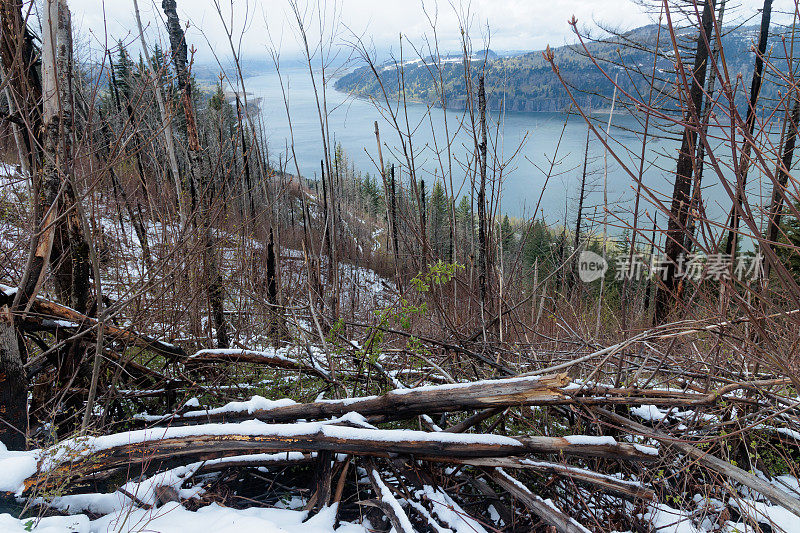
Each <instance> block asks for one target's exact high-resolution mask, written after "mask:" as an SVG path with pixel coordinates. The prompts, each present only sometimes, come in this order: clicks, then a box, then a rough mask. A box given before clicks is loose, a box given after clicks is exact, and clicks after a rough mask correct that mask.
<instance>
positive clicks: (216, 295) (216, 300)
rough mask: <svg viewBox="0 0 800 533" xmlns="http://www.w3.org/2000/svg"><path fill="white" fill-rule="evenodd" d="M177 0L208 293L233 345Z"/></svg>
mask: <svg viewBox="0 0 800 533" xmlns="http://www.w3.org/2000/svg"><path fill="white" fill-rule="evenodd" d="M177 7H178V5H177V3H176V2H175V0H163V1H162V2H161V8H162V9H163V10H164V14H165V15H166V16H167V29H168V32H169V41H170V46H171V48H172V61H173V63H174V64H175V71H176V72H177V75H178V89H179V90H180V91H181V102H182V104H183V113H184V116H185V119H186V122H185V123H186V136H187V139H188V145H189V146H188V148H189V173H190V174H191V176H192V180H193V182H194V185H195V189H196V190H197V193H198V212H199V216H200V233H201V238H202V239H203V263H204V265H205V268H206V272H205V275H206V278H207V279H206V280H205V283H206V294H207V295H208V301H209V306H210V307H211V315H212V318H213V320H214V328H215V329H216V336H217V346H218V347H219V348H227V347H228V346H230V340H229V339H228V328H227V325H226V323H225V309H224V298H225V296H224V294H225V293H224V289H223V286H222V275H221V274H220V270H219V262H218V258H217V251H216V244H215V239H214V235H213V229H212V227H211V220H210V215H211V212H210V211H211V210H210V204H211V200H212V199H211V198H210V197H209V196H210V195H209V194H208V192H207V189H208V187H207V186H206V184H205V183H203V182H202V179H203V178H204V177H205V178H208V176H206V174H207V173H206V172H205V168H204V165H203V156H202V149H201V147H200V138H199V136H198V134H197V123H196V121H195V115H194V107H193V104H192V86H191V83H190V80H189V70H188V68H187V47H186V36H185V35H184V33H183V29H182V28H181V24H180V20H179V19H178V12H177Z"/></svg>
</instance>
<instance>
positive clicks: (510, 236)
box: [500, 215, 514, 252]
mask: <svg viewBox="0 0 800 533" xmlns="http://www.w3.org/2000/svg"><path fill="white" fill-rule="evenodd" d="M500 238H501V239H502V241H501V242H502V243H503V251H504V252H508V251H510V250H511V249H512V247H513V246H514V228H512V227H511V221H510V220H509V219H508V215H505V216H504V217H503V222H502V223H501V224H500Z"/></svg>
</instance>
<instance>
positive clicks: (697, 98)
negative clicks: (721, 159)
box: [654, 0, 714, 324]
mask: <svg viewBox="0 0 800 533" xmlns="http://www.w3.org/2000/svg"><path fill="white" fill-rule="evenodd" d="M713 12H714V1H713V0H705V2H704V4H703V15H702V19H701V23H700V24H701V28H700V32H699V35H698V37H697V50H696V52H695V56H694V67H693V69H692V76H691V80H692V81H691V87H690V89H689V100H688V102H687V109H686V111H685V116H684V122H685V128H684V130H683V137H682V139H681V148H680V152H679V153H678V164H677V169H676V171H675V185H674V188H673V191H672V205H671V206H670V217H669V222H668V224H667V239H666V243H665V245H664V253H665V255H666V272H665V275H664V280H663V284H660V285H659V287H658V291H657V292H656V307H655V315H654V321H655V323H656V324H660V323H662V322H664V321H665V320H666V318H667V316H668V315H669V314H670V312H671V311H672V309H673V308H674V307H675V306H677V305H679V304H680V302H679V300H678V282H679V281H680V278H679V277H678V276H677V267H678V263H679V260H680V256H681V254H683V253H685V250H686V233H687V229H686V228H687V219H688V216H689V205H690V203H691V192H692V173H693V167H694V165H693V159H694V154H695V146H696V144H697V129H696V128H695V127H694V126H695V120H694V117H699V116H700V114H701V113H702V109H703V86H704V85H705V79H706V70H707V66H708V56H709V54H708V52H709V50H708V46H706V43H707V39H710V38H711V31H712V25H713V18H714V17H713Z"/></svg>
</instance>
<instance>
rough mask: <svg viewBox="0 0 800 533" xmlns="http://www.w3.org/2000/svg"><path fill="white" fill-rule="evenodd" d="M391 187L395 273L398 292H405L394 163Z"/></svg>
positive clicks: (390, 176)
mask: <svg viewBox="0 0 800 533" xmlns="http://www.w3.org/2000/svg"><path fill="white" fill-rule="evenodd" d="M389 173H390V174H389V178H390V179H389V181H390V183H389V186H390V187H391V191H390V194H391V209H390V213H389V214H390V219H391V222H390V224H389V225H390V226H391V230H392V249H393V251H394V272H395V277H396V278H397V290H398V291H399V292H400V293H402V292H403V283H402V280H401V279H400V245H399V241H398V239H397V188H396V184H395V181H394V163H392V167H391V169H390V170H389Z"/></svg>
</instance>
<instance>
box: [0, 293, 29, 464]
mask: <svg viewBox="0 0 800 533" xmlns="http://www.w3.org/2000/svg"><path fill="white" fill-rule="evenodd" d="M19 347H20V343H19V341H18V339H17V334H16V329H15V327H14V319H13V316H12V315H11V313H10V311H9V308H8V306H7V305H3V306H2V307H0V442H2V443H3V444H5V446H6V448H8V449H9V450H24V449H25V441H26V437H27V434H28V378H27V377H26V375H25V369H24V368H23V366H22V356H21V354H20V349H19Z"/></svg>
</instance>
